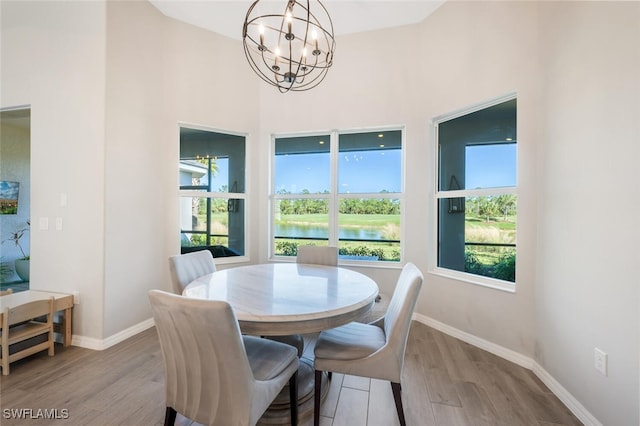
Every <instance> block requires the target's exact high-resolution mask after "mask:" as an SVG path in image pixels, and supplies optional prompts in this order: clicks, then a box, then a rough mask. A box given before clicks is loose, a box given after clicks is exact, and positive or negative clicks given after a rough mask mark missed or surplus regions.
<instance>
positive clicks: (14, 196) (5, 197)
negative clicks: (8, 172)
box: [0, 180, 20, 214]
mask: <svg viewBox="0 0 640 426" xmlns="http://www.w3.org/2000/svg"><path fill="white" fill-rule="evenodd" d="M19 192H20V182H10V181H8V180H0V214H18V193H19Z"/></svg>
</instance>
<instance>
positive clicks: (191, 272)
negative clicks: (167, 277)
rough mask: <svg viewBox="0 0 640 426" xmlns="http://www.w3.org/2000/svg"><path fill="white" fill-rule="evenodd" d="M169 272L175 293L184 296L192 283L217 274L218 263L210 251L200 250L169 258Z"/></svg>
mask: <svg viewBox="0 0 640 426" xmlns="http://www.w3.org/2000/svg"><path fill="white" fill-rule="evenodd" d="M169 270H170V271H171V282H172V283H173V292H174V293H175V294H182V290H184V288H185V287H186V286H187V285H188V284H189V283H190V282H191V281H193V280H195V279H196V278H200V277H201V276H203V275H207V274H210V273H212V272H215V270H216V263H215V261H214V260H213V255H212V254H211V252H210V251H209V250H199V251H194V252H191V253H185V254H179V255H176V256H171V257H169Z"/></svg>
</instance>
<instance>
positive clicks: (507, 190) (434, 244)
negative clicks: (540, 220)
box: [427, 92, 519, 293]
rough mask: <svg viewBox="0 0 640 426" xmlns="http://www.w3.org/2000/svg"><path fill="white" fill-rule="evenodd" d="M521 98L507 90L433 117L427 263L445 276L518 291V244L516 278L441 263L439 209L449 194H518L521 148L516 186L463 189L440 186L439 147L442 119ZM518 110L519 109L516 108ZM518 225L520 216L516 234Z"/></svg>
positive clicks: (450, 118)
mask: <svg viewBox="0 0 640 426" xmlns="http://www.w3.org/2000/svg"><path fill="white" fill-rule="evenodd" d="M514 99H515V100H517V99H518V96H517V93H516V92H511V93H508V94H505V95H503V96H500V97H496V98H493V99H490V100H487V101H484V102H480V103H477V104H474V105H471V106H469V107H466V108H462V109H459V110H456V111H453V112H451V113H447V114H442V115H439V116H436V117H433V118H432V119H431V120H430V128H431V140H432V149H431V152H432V153H433V157H432V170H433V174H432V179H433V186H432V190H431V191H430V192H431V194H432V196H431V197H430V198H431V209H430V210H431V217H432V218H433V220H432V221H431V235H432V237H431V238H430V241H431V244H430V250H429V256H428V259H427V265H428V270H429V273H431V274H434V275H438V276H441V277H444V278H450V279H455V280H457V281H462V282H465V283H468V284H472V285H478V286H482V287H488V288H492V289H497V290H502V291H506V292H510V293H515V292H516V288H517V281H518V280H517V274H518V273H517V271H518V267H517V264H518V255H517V253H518V248H517V246H516V249H515V251H516V281H515V282H511V281H504V280H500V279H497V278H492V277H487V276H483V275H477V274H472V273H469V272H463V271H457V270H455V269H449V268H445V267H441V266H438V256H439V253H440V252H439V250H440V247H439V244H440V237H439V225H440V218H439V210H438V204H439V202H440V200H447V199H449V198H467V197H477V196H498V195H515V196H516V197H518V192H519V191H518V187H519V185H518V179H517V174H518V172H517V170H518V168H517V162H518V149H517V148H516V182H515V185H514V186H503V187H492V188H480V189H459V190H444V191H442V190H440V189H439V183H440V181H439V179H440V147H439V145H440V144H439V134H438V128H439V125H440V123H443V122H445V121H449V120H453V119H455V118H459V117H463V116H465V115H468V114H471V113H474V112H477V111H480V110H483V109H486V108H490V107H492V106H494V105H497V104H500V103H503V102H507V101H510V100H514ZM516 114H517V111H516ZM515 143H516V147H517V144H518V140H517V138H516V141H515ZM517 229H518V221H517V219H516V235H517Z"/></svg>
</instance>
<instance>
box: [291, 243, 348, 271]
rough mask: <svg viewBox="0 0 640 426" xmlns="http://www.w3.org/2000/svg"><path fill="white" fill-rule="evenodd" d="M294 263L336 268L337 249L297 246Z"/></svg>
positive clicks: (331, 247)
mask: <svg viewBox="0 0 640 426" xmlns="http://www.w3.org/2000/svg"><path fill="white" fill-rule="evenodd" d="M296 263H309V264H313V265H327V266H338V247H333V246H308V245H303V246H298V254H297V256H296Z"/></svg>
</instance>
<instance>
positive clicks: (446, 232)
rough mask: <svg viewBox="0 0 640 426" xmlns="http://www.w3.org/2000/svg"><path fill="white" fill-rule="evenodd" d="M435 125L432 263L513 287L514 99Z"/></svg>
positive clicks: (477, 279) (467, 276)
mask: <svg viewBox="0 0 640 426" xmlns="http://www.w3.org/2000/svg"><path fill="white" fill-rule="evenodd" d="M435 129H436V135H437V136H436V139H437V150H438V152H437V158H438V176H437V188H436V205H437V221H438V223H437V237H438V238H437V267H438V268H439V270H440V271H442V270H449V271H458V272H461V273H464V274H465V275H464V276H461V278H463V279H468V280H471V281H473V282H476V283H479V284H486V285H490V286H496V287H505V288H513V283H515V267H516V217H517V214H516V201H517V198H516V154H517V145H516V140H517V135H516V99H515V98H513V97H511V98H510V99H509V98H507V100H505V99H504V98H503V99H501V100H500V101H498V102H497V103H492V104H490V105H488V106H487V105H484V106H483V107H482V109H476V110H475V111H473V112H470V113H466V114H464V115H457V116H455V117H454V118H450V117H445V118H440V119H438V120H436V123H435ZM454 275H455V273H454Z"/></svg>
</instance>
